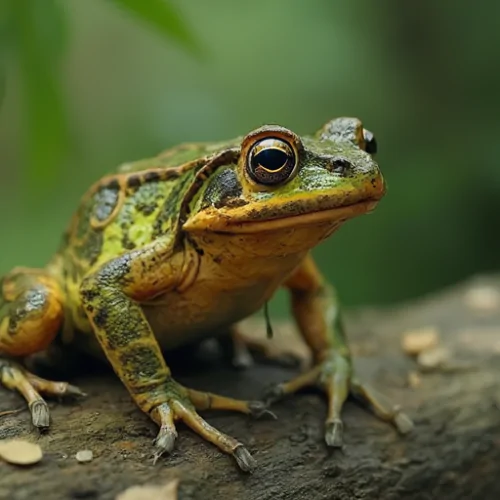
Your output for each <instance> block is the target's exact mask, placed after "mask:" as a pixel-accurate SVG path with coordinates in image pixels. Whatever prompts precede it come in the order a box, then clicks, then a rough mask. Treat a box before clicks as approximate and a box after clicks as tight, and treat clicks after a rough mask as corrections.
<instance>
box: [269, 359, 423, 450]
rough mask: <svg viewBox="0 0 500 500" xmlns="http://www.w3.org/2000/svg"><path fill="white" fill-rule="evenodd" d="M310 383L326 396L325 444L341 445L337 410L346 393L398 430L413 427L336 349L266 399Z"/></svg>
mask: <svg viewBox="0 0 500 500" xmlns="http://www.w3.org/2000/svg"><path fill="white" fill-rule="evenodd" d="M309 386H316V387H319V388H320V389H322V390H323V391H325V392H326V394H327V397H328V416H327V419H326V422H325V441H326V444H327V445H328V446H333V447H341V446H342V443H343V440H342V433H343V427H344V426H343V423H342V419H341V416H340V414H341V410H342V406H343V404H344V402H345V400H346V399H347V396H348V395H349V394H351V395H353V396H354V397H356V398H357V399H359V400H361V401H362V402H363V403H365V404H367V405H368V406H369V407H371V409H372V410H373V412H374V413H375V415H377V416H378V417H379V418H380V419H382V420H385V421H387V422H390V423H392V424H393V425H394V426H395V427H396V429H397V430H398V431H399V432H400V433H401V434H406V433H408V432H410V431H411V430H412V428H413V423H412V421H411V420H410V418H409V417H408V416H407V415H406V414H405V413H403V412H402V411H401V408H400V407H399V406H398V405H394V404H393V403H391V402H390V401H388V400H387V399H386V398H385V397H384V396H382V395H379V394H377V393H376V392H375V391H374V390H373V389H371V388H369V387H368V386H366V385H364V384H361V383H360V382H359V381H358V380H357V379H356V378H355V377H354V376H353V373H352V367H351V362H350V359H349V357H348V355H343V354H341V353H337V352H329V353H328V354H327V355H326V356H325V357H324V361H322V362H320V363H318V364H317V365H316V366H315V367H313V368H312V369H310V370H309V371H306V372H305V373H303V374H301V375H299V376H298V377H296V378H294V379H292V380H290V381H288V382H285V383H282V384H278V385H276V386H274V387H272V388H271V389H270V390H269V391H268V393H267V394H266V402H267V403H268V404H271V403H273V402H275V401H277V400H279V399H281V398H283V397H284V396H286V395H288V394H293V393H294V392H297V391H299V390H300V389H303V388H305V387H309Z"/></svg>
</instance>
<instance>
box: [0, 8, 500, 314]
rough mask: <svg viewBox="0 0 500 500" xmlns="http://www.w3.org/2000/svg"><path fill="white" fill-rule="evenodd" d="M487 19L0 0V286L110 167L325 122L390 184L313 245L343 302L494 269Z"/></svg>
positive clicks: (498, 185) (477, 15) (391, 295)
mask: <svg viewBox="0 0 500 500" xmlns="http://www.w3.org/2000/svg"><path fill="white" fill-rule="evenodd" d="M499 18H500V3H499V2H495V1H493V0H491V1H485V2H483V6H482V7H481V8H480V7H479V4H477V5H473V6H471V4H470V3H469V2H453V3H451V2H435V1H434V0H421V1H420V2H412V3H410V2H401V1H400V0H380V1H377V2H375V1H373V0H363V1H362V0H351V1H349V2H336V1H332V0H307V1H304V0H273V1H268V0H253V1H252V2H234V1H231V0H211V1H210V2H207V1H202V0H196V1H195V0H190V1H181V0H177V1H173V0H170V1H169V2H166V1H163V0H66V1H64V2H63V1H56V0H0V57H1V62H2V64H3V66H4V69H5V74H6V79H5V81H4V84H5V85H2V88H3V92H2V96H3V100H2V107H1V114H0V217H1V223H0V227H1V228H2V237H1V246H0V273H3V272H6V271H7V270H8V269H9V268H11V267H12V266H15V265H19V264H22V265H29V266H40V265H43V264H44V263H45V262H46V261H47V259H48V258H49V256H50V255H51V253H52V252H53V251H54V249H55V248H56V247H57V245H58V241H59V236H60V233H61V231H62V230H63V229H64V227H65V225H66V223H67V221H68V219H69V217H70V215H71V213H72V211H73V210H74V208H75V207H76V205H77V203H78V199H79V197H80V196H81V195H82V194H83V192H84V191H85V190H86V188H87V187H88V186H89V185H90V184H91V183H92V182H93V181H95V180H96V179H98V178H99V177H100V176H101V175H103V174H104V173H106V172H109V171H110V170H113V169H114V167H115V166H116V165H118V164H120V163H121V162H124V161H129V160H134V159H139V158H141V157H146V156H151V155H153V154H155V153H157V152H159V151H160V150H162V149H165V148H166V147H168V146H171V145H174V144H176V143H179V142H183V141H191V140H193V141H199V140H222V139H227V138H230V137H233V136H236V135H240V134H244V133H246V132H247V131H249V130H251V129H253V128H255V127H257V126H260V125H261V124H264V123H268V122H272V123H279V124H281V125H284V126H287V127H289V128H291V129H293V130H294V131H296V132H298V133H308V132H311V131H314V130H316V129H317V128H319V127H320V126H321V125H322V124H323V123H324V122H325V121H327V120H329V119H330V118H332V117H334V116H340V115H348V116H357V117H359V118H361V119H362V120H363V122H364V124H365V126H366V127H367V128H369V129H370V130H372V131H373V132H374V133H375V135H376V137H377V141H378V144H379V155H378V160H379V162H380V165H381V167H382V170H383V172H384V174H385V176H386V179H387V181H388V186H389V191H388V195H387V196H386V198H385V199H384V201H383V202H382V203H381V204H380V205H379V208H378V209H377V210H376V211H375V213H374V214H373V215H370V216H368V217H361V218H359V219H357V220H353V221H351V222H350V223H348V224H347V225H345V226H344V227H343V228H342V229H341V230H340V232H339V233H337V234H336V235H334V236H333V237H332V238H331V239H330V240H329V241H327V242H325V243H324V244H322V246H321V247H320V248H318V249H316V250H315V254H316V256H317V258H318V259H319V262H320V265H321V266H322V268H323V269H324V271H325V273H326V274H327V276H328V277H329V278H330V279H331V280H333V281H334V282H335V284H336V285H337V286H338V288H339V289H340V292H341V296H342V297H343V301H344V302H345V303H347V304H350V305H354V304H360V303H372V304H382V303H390V302H395V301H400V300H404V299H407V298H411V297H415V296H419V295H421V294H423V293H427V292H430V291H432V290H435V289H439V288H440V287H442V286H445V285H448V284H451V283H454V282H456V281H458V280H461V279H463V278H464V277H467V276H469V275H470V274H472V273H476V272H481V271H486V270H495V269H496V268H497V267H498V263H499V254H500V252H499V250H500V236H499V234H498V230H497V229H498V227H499V226H500V224H499V223H500V210H499V209H500V165H499V155H498V152H497V142H498V137H499V136H500V119H499V110H500V97H499V96H500V57H499V50H500V29H499V28H498V19H499ZM276 307H277V309H276V311H281V310H282V309H281V308H282V305H279V306H276Z"/></svg>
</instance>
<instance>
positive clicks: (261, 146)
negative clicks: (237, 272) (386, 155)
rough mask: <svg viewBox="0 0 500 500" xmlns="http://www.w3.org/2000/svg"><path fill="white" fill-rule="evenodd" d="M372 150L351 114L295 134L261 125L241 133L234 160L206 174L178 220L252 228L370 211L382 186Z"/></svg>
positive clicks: (190, 226)
mask: <svg viewBox="0 0 500 500" xmlns="http://www.w3.org/2000/svg"><path fill="white" fill-rule="evenodd" d="M375 152H376V143H375V139H374V137H373V135H372V134H371V132H369V131H367V130H366V129H364V128H363V125H362V124H361V122H360V121H359V120H357V119H355V118H337V119H335V120H332V121H330V122H328V123H327V124H326V125H325V126H323V127H322V128H321V129H320V130H319V131H318V132H317V133H316V134H315V135H314V136H306V137H302V138H301V137H299V136H297V135H296V134H294V133H293V132H291V131H290V130H287V129H285V128H283V127H279V126H264V127H261V128H259V129H257V130H254V131H253V132H251V133H249V134H248V135H247V136H246V137H244V138H243V140H242V141H241V144H240V145H239V147H238V148H236V152H235V156H234V161H229V162H227V163H226V164H222V165H220V166H219V167H218V168H217V169H216V170H215V171H214V172H213V173H212V174H211V175H209V177H208V179H207V180H206V181H205V183H204V184H205V185H204V186H203V188H202V189H201V191H200V193H199V195H198V197H197V200H196V202H195V203H194V204H193V206H192V209H193V210H192V212H191V215H190V217H189V220H188V221H187V222H186V224H185V225H184V228H185V229H186V230H188V231H207V230H208V231H217V232H225V233H254V232H260V231H269V230H274V229H278V228H286V227H298V226H303V225H313V224H317V223H328V222H331V223H341V222H343V221H345V220H347V219H349V218H351V217H354V216H356V215H360V214H363V213H366V212H369V211H371V210H372V209H373V208H374V207H375V206H376V204H377V202H378V201H379V200H380V199H381V198H382V196H383V195H384V192H385V185H384V180H383V178H382V174H381V172H380V170H379V167H378V165H377V163H376V162H375V161H374V159H373V156H372V155H373V154H374V153H375Z"/></svg>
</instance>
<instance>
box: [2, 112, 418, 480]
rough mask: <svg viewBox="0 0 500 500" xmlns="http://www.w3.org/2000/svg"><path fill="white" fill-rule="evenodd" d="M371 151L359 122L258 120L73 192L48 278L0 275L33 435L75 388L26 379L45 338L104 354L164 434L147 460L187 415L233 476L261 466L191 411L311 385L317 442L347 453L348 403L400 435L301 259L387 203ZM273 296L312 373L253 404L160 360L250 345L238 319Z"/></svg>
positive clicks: (46, 344)
mask: <svg viewBox="0 0 500 500" xmlns="http://www.w3.org/2000/svg"><path fill="white" fill-rule="evenodd" d="M375 152H376V141H375V138H374V136H373V134H372V133H371V132H369V131H368V130H366V129H365V128H364V127H363V125H362V123H361V122H360V121H359V120H358V119H355V118H337V119H334V120H331V121H329V122H328V123H326V125H324V126H323V127H322V128H321V129H320V130H318V131H317V132H316V133H315V134H314V135H311V136H304V137H300V136H298V135H297V134H295V133H294V132H292V131H291V130H288V129H286V128H284V127H281V126H276V125H266V126H263V127H260V128H257V129H256V130H253V131H251V132H250V133H248V134H247V135H246V136H245V137H238V138H236V139H234V140H230V141H227V142H220V143H216V144H208V143H194V144H181V145H179V146H177V147H174V148H172V149H169V150H167V151H165V152H163V153H161V154H160V155H158V156H156V157H153V158H150V159H146V160H141V161H136V162H132V163H129V164H125V165H122V166H121V167H120V168H119V169H118V171H117V172H116V173H115V174H113V175H109V176H107V177H104V178H102V179H101V180H99V181H98V182H97V183H96V184H94V185H93V186H92V187H91V188H90V189H89V191H88V192H87V193H86V194H85V195H84V196H83V199H82V201H81V203H80V205H79V208H78V210H77V211H76V213H75V215H74V216H73V219H72V220H71V222H70V224H69V226H68V228H67V230H66V232H65V234H64V237H63V240H62V243H61V245H60V248H59V250H58V251H57V252H56V254H55V256H54V257H53V258H52V260H51V261H50V262H49V263H48V265H47V266H46V267H45V268H44V269H29V268H21V267H18V268H15V269H13V270H12V271H11V272H10V273H8V274H7V275H6V276H4V277H3V278H2V279H1V280H0V382H1V383H2V384H3V385H4V386H5V387H7V388H9V389H13V390H17V391H18V392H19V393H20V394H21V395H22V396H23V397H24V399H25V400H26V401H27V403H28V405H29V409H30V412H31V419H32V422H33V424H34V426H35V427H37V428H39V429H45V428H47V427H48V426H49V423H50V415H49V409H48V406H47V404H46V402H45V400H44V399H43V397H42V395H46V396H65V395H78V394H81V391H80V390H79V389H78V388H77V387H75V386H73V385H71V384H69V383H67V382H54V381H50V380H46V379H43V378H41V377H39V376H37V375H35V374H34V373H31V372H30V371H29V370H28V369H27V368H26V365H25V364H23V363H22V361H23V360H24V358H26V357H28V356H30V355H33V354H35V353H40V352H42V351H49V352H50V349H51V347H52V346H55V345H58V346H63V347H64V346H72V348H76V349H80V350H82V351H85V352H87V353H91V354H94V355H95V356H101V357H103V358H105V359H106V360H107V361H108V362H109V364H110V365H111V366H112V368H113V369H114V371H115V373H116V375H117V376H118V377H119V378H120V380H121V381H122V383H123V384H124V386H125V387H126V388H127V390H128V392H129V393H130V396H131V397H132V399H133V400H134V401H135V403H136V404H137V406H138V407H139V408H140V409H141V410H142V411H143V412H144V413H146V414H147V415H149V416H150V417H151V419H152V420H153V421H154V422H156V424H157V425H158V426H159V433H158V435H157V438H156V440H155V444H154V450H155V451H154V455H155V457H156V458H158V457H159V456H161V455H162V454H163V453H165V452H170V451H171V450H172V449H173V447H174V442H175V439H176V437H177V431H176V426H175V423H176V421H182V422H184V423H185V424H186V425H187V426H189V427H190V428H191V429H193V430H194V432H196V433H198V434H199V435H200V436H202V437H203V438H204V439H206V440H207V441H209V442H211V443H213V444H214V445H216V446H217V447H218V448H219V449H220V450H222V451H223V452H225V453H228V454H230V455H232V456H233V457H234V458H235V460H236V462H237V464H238V465H239V467H240V468H241V469H242V470H244V471H252V470H253V469H254V468H255V466H256V461H255V459H254V458H253V457H252V455H251V454H250V453H249V451H248V450H247V448H246V447H245V446H244V445H243V444H242V443H240V442H239V441H237V440H236V439H234V438H232V437H231V436H228V435H226V434H224V433H222V432H221V431H219V430H218V429H216V428H214V427H212V426H211V425H209V424H208V423H207V422H206V421H205V420H204V419H203V418H202V417H201V416H200V415H199V413H198V412H199V411H201V410H209V409H212V410H234V411H237V412H241V413H245V414H249V415H253V416H259V415H262V414H264V413H266V412H268V411H269V410H268V407H269V405H270V404H271V403H274V402H275V401H276V400H278V399H280V398H282V397H285V396H287V395H291V394H292V393H295V392H297V391H299V390H300V389H303V388H305V387H307V386H317V387H320V388H321V389H322V390H323V391H324V392H325V393H326V396H327V400H328V410H327V417H326V422H325V427H324V436H325V441H326V444H327V445H328V446H333V447H339V446H341V445H342V430H343V424H342V418H341V409H342V406H343V403H344V401H345V400H346V398H347V396H348V395H349V394H352V395H354V396H356V397H357V398H359V399H361V400H363V401H364V402H365V403H367V404H368V405H369V406H370V407H371V408H372V409H373V410H374V413H375V414H376V415H378V416H379V417H380V418H382V419H384V420H386V421H388V422H391V423H392V424H393V425H394V426H395V427H396V428H397V429H398V430H399V431H400V432H401V433H406V432H408V431H410V430H411V428H412V422H411V420H410V419H409V418H408V417H407V416H406V414H405V413H403V412H402V411H401V409H400V408H399V406H397V405H394V404H392V403H390V402H388V401H386V400H385V399H382V398H381V397H379V396H378V395H377V394H376V393H375V392H374V391H373V390H372V389H370V388H369V387H368V386H366V385H364V384H363V383H361V382H360V380H359V379H358V378H357V376H356V373H355V372H354V369H353V364H352V360H351V355H350V352H349V348H348V344H347V342H346V338H345V335H344V329H343V326H342V321H341V313H340V310H339V306H338V302H337V299H336V295H335V292H334V289H333V288H332V287H331V286H330V285H329V284H328V283H327V282H326V281H325V279H324V278H323V276H322V274H321V272H320V271H319V270H318V268H317V267H316V265H315V263H314V260H313V258H312V256H311V253H310V251H311V249H312V248H314V247H315V246H316V245H317V244H318V243H320V242H321V241H323V240H324V239H325V238H327V237H329V236H330V235H331V234H332V233H333V232H335V231H336V230H337V229H338V228H339V227H340V226H341V225H342V224H343V223H344V222H345V221H347V220H348V219H351V218H352V217H355V216H357V215H361V214H366V213H367V212H370V211H371V210H373V209H374V208H375V206H376V205H377V203H378V202H379V200H380V199H381V198H382V197H383V195H384V193H385V184H384V180H383V177H382V174H381V172H380V170H379V167H378V165H377V163H376V162H375V160H374V158H373V156H374V154H375ZM280 287H285V288H286V289H287V290H288V292H289V293H290V299H291V304H292V311H293V316H294V319H295V321H296V323H297V326H298V330H299V331H300V333H301V335H302V337H303V339H304V341H305V342H306V343H307V345H308V347H309V348H310V350H311V354H312V358H313V360H314V362H313V365H312V367H311V368H308V369H307V370H306V371H305V372H304V373H301V374H300V375H299V376H297V377H295V378H293V379H292V380H290V381H287V382H283V383H281V384H279V385H277V386H275V387H273V388H272V389H271V390H270V391H269V393H268V394H267V397H266V398H265V399H264V400H263V401H244V400H239V399H233V398H229V397H225V396H221V395H217V394H211V393H207V392H202V391H198V390H194V389H191V388H189V387H185V386H183V385H181V384H180V383H178V382H177V381H176V380H175V378H174V377H173V375H172V373H171V371H170V369H169V367H168V366H167V364H166V362H165V360H164V356H163V352H165V351H167V350H169V349H174V348H176V347H178V346H182V345H185V344H187V343H192V342H196V341H198V340H200V339H203V338H207V337H214V336H215V337H217V336H226V337H225V338H228V339H231V340H232V342H234V345H235V346H239V348H240V349H241V348H242V347H243V346H245V345H246V343H248V342H249V339H248V338H245V336H244V335H243V334H242V332H241V331H240V330H239V326H238V324H239V322H240V321H241V320H243V319H245V318H247V317H248V316H250V315H252V314H253V313H255V312H256V311H258V310H259V309H260V308H262V307H264V306H265V305H266V304H267V302H268V301H269V300H270V299H271V297H272V296H273V294H274V293H275V292H276V290H277V289H278V288H280ZM263 340H264V339H263Z"/></svg>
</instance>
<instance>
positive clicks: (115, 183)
mask: <svg viewBox="0 0 500 500" xmlns="http://www.w3.org/2000/svg"><path fill="white" fill-rule="evenodd" d="M103 187H104V188H108V189H111V190H116V189H120V183H119V182H118V179H111V180H110V181H109V182H108V183H107V184H105V185H104V186H103Z"/></svg>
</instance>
